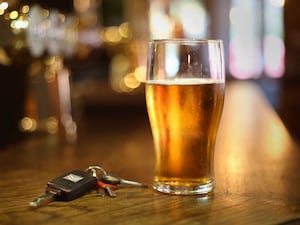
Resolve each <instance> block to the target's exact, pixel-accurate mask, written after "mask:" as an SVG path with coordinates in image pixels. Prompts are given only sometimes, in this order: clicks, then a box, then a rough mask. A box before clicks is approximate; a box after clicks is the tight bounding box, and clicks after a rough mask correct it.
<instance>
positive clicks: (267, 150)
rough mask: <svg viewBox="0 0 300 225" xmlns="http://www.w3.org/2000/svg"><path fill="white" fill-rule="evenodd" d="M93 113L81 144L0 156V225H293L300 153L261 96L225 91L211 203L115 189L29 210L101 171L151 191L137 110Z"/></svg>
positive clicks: (15, 149)
mask: <svg viewBox="0 0 300 225" xmlns="http://www.w3.org/2000/svg"><path fill="white" fill-rule="evenodd" d="M126 110H127V111H124V112H123V111H121V110H120V111H117V112H114V113H104V114H103V113H102V114H101V113H99V114H96V113H95V114H93V115H89V116H85V117H84V118H83V119H82V120H81V121H80V122H79V133H78V140H77V142H76V143H66V142H63V141H61V140H59V139H58V138H57V137H56V136H51V135H50V136H49V135H34V136H32V137H30V138H26V139H25V140H22V141H21V142H18V143H15V144H11V145H9V146H6V147H4V148H3V149H1V150H0V224H1V225H14V224H22V225H27V224H35V225H36V224H49V225H50V224H72V225H77V224H78V225H79V224H80V225H89V224H130V225H132V224H230V225H232V224H243V225H246V224H298V223H300V148H299V147H298V146H297V145H296V144H295V142H294V141H293V140H292V139H291V137H290V135H289V133H288V132H287V130H286V128H285V126H284V124H283V123H282V122H281V120H280V119H279V117H278V116H277V114H276V113H275V111H274V110H273V109H272V107H271V106H270V105H269V103H268V102H267V100H266V99H265V97H264V95H263V94H262V93H261V91H260V89H259V88H258V87H257V86H256V85H255V84H254V83H251V82H228V84H227V90H226V100H225V106H224V112H223V117H222V120H221V124H220V129H219V133H218V140H217V146H216V151H215V175H216V182H217V186H216V189H215V192H214V195H212V196H211V197H207V198H203V197H200V196H170V195H165V194H161V193H158V192H155V191H153V190H152V189H151V188H138V187H129V186H120V187H119V189H118V190H117V191H116V193H117V197H116V198H110V197H108V196H105V197H98V196H96V192H91V193H89V194H86V195H84V196H83V197H81V198H78V199H76V200H74V201H70V202H52V203H50V204H49V205H47V206H44V207H41V208H38V209H36V210H30V209H29V208H28V203H29V202H30V201H32V200H33V199H35V198H36V197H39V196H40V195H42V194H43V193H44V187H45V184H46V183H47V182H48V181H49V180H51V179H53V178H54V177H56V176H58V175H61V174H63V173H65V172H68V171H70V170H73V169H82V170H84V169H85V168H86V167H88V166H89V165H101V166H102V167H104V168H105V169H106V171H108V172H110V173H113V174H116V175H119V176H121V177H124V178H127V179H131V180H136V181H140V182H144V183H147V184H151V181H152V176H153V164H154V152H153V143H152V136H151V130H150V126H149V123H148V119H147V114H146V112H145V111H144V110H142V112H141V113H134V112H133V111H131V110H130V108H127V109H126Z"/></svg>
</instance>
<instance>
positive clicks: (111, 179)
mask: <svg viewBox="0 0 300 225" xmlns="http://www.w3.org/2000/svg"><path fill="white" fill-rule="evenodd" d="M100 180H101V181H102V182H103V183H107V184H113V185H118V184H128V185H133V186H138V187H148V186H147V185H146V184H142V183H140V182H136V181H131V180H126V179H123V178H120V177H117V176H114V175H111V174H103V175H102V176H101V177H100Z"/></svg>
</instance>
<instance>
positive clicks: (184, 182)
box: [146, 78, 225, 194]
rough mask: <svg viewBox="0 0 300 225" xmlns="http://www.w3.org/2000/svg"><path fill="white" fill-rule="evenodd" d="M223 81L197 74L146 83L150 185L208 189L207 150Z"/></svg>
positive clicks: (219, 111)
mask: <svg viewBox="0 0 300 225" xmlns="http://www.w3.org/2000/svg"><path fill="white" fill-rule="evenodd" d="M224 87H225V84H224V83H222V82H221V81H218V80H214V79H203V78H182V79H180V78H177V79H174V80H161V81H160V80H152V81H148V82H147V83H146V101H147V109H148V115H149V120H150V124H151V129H152V134H153V140H154V146H155V153H156V166H155V177H154V189H157V190H159V191H162V192H169V193H175V194H176V192H177V191H178V192H180V194H182V191H184V190H186V191H187V194H190V193H191V192H192V193H193V192H195V193H196V194H199V193H200V194H201V193H207V192H210V191H211V190H212V189H213V187H214V171H213V163H214V162H213V158H214V157H213V155H214V147H215V140H216V134H217V130H218V125H219V121H220V118H221V114H222V109H223V102H224ZM183 194H184V192H183Z"/></svg>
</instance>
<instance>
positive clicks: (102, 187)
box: [97, 180, 118, 197]
mask: <svg viewBox="0 0 300 225" xmlns="http://www.w3.org/2000/svg"><path fill="white" fill-rule="evenodd" d="M97 185H98V193H99V196H102V197H103V196H104V192H102V190H104V191H105V193H107V194H108V196H109V197H116V196H117V195H116V192H115V191H114V190H117V188H118V186H117V185H114V184H106V183H103V182H102V181H100V180H98V183H97Z"/></svg>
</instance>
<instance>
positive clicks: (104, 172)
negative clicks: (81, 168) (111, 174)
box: [85, 166, 107, 179]
mask: <svg viewBox="0 0 300 225" xmlns="http://www.w3.org/2000/svg"><path fill="white" fill-rule="evenodd" d="M97 170H101V172H102V173H103V174H104V175H106V174H107V173H106V171H105V170H104V169H103V168H102V167H101V166H89V167H88V168H86V169H85V171H86V172H88V173H91V174H92V175H93V176H94V177H97V179H98V176H97V172H96V171H97Z"/></svg>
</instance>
